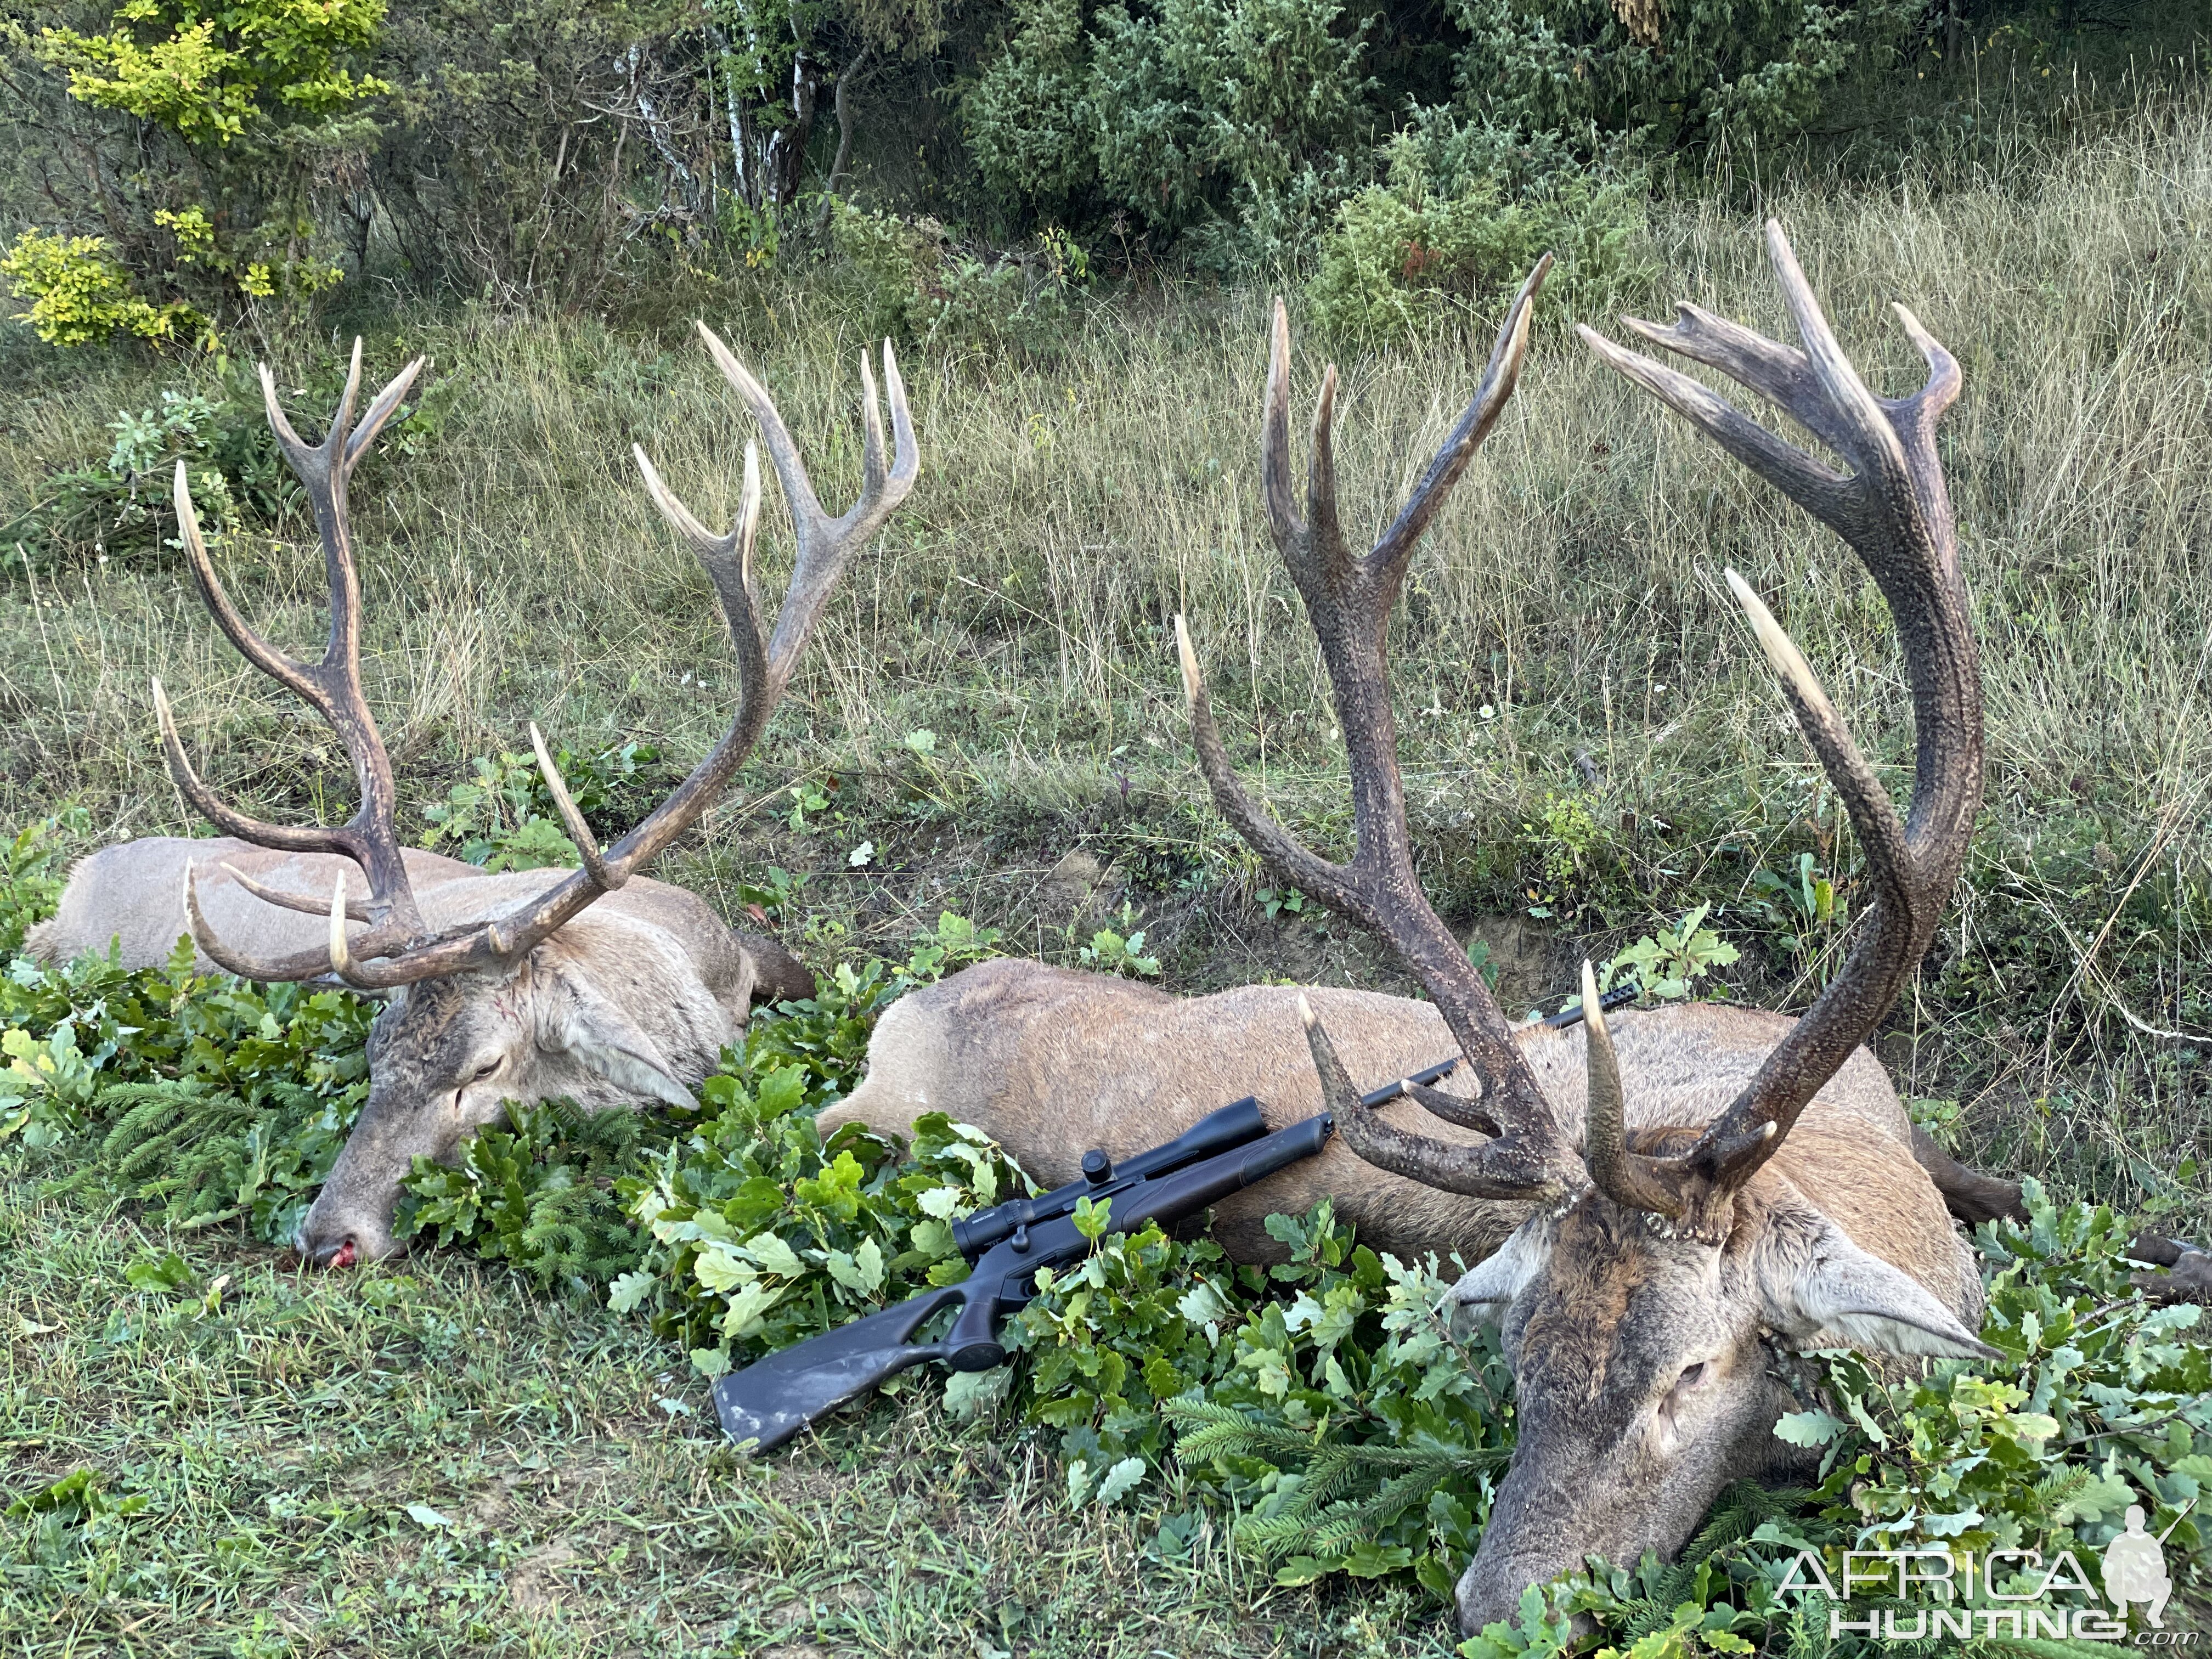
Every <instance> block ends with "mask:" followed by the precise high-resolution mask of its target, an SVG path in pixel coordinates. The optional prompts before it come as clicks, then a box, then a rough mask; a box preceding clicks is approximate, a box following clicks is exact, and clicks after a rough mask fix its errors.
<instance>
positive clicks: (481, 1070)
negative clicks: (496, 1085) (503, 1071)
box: [469, 1054, 503, 1083]
mask: <svg viewBox="0 0 2212 1659" xmlns="http://www.w3.org/2000/svg"><path fill="white" fill-rule="evenodd" d="M502 1059H503V1056H501V1055H497V1054H495V1055H494V1056H493V1057H492V1058H491V1059H489V1060H486V1061H484V1063H483V1065H481V1066H477V1068H476V1070H475V1071H473V1072H471V1073H470V1074H469V1081H470V1082H471V1083H482V1082H483V1080H484V1079H486V1078H488V1077H489V1076H490V1075H491V1074H492V1073H494V1072H496V1071H497V1070H499V1068H500V1065H501V1060H502Z"/></svg>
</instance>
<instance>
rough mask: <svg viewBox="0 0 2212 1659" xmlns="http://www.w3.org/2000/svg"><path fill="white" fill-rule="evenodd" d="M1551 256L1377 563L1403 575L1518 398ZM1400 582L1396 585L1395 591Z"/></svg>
mask: <svg viewBox="0 0 2212 1659" xmlns="http://www.w3.org/2000/svg"><path fill="white" fill-rule="evenodd" d="M1551 269H1552V256H1551V255H1550V254H1548V253H1547V254H1546V255H1545V256H1544V257H1543V258H1541V259H1539V260H1537V261H1536V266H1535V269H1534V270H1531V271H1530V272H1529V273H1528V276H1527V278H1526V279H1525V280H1524V281H1523V282H1522V284H1521V291H1520V292H1519V293H1518V294H1516V295H1514V296H1513V304H1512V306H1511V307H1510V309H1508V311H1507V312H1506V313H1505V326H1504V327H1503V328H1501V329H1499V330H1498V339H1497V341H1496V343H1494V344H1492V347H1491V348H1490V361H1489V362H1487V363H1486V364H1484V365H1483V370H1482V380H1481V382H1480V385H1478V386H1476V388H1475V393H1474V397H1473V398H1470V399H1468V405H1467V411H1466V413H1464V414H1463V415H1462V416H1460V417H1459V424H1458V425H1457V426H1455V427H1454V428H1452V430H1451V435H1450V436H1449V437H1447V438H1446V439H1445V440H1444V441H1443V445H1442V447H1439V448H1438V449H1437V453H1436V456H1435V459H1432V460H1431V461H1430V463H1429V470H1428V471H1426V472H1425V473H1424V474H1423V475H1422V477H1421V482H1420V483H1419V484H1418V485H1416V486H1415V487H1414V489H1413V495H1412V496H1411V497H1410V498H1409V499H1408V500H1407V502H1406V505H1405V506H1404V507H1402V508H1401V509H1400V511H1399V513H1398V516H1397V518H1396V520H1395V521H1394V522H1393V523H1392V524H1391V526H1390V527H1389V529H1388V530H1386V531H1384V532H1383V536H1382V539H1381V540H1379V541H1377V542H1376V544H1375V551H1374V553H1373V554H1372V555H1370V557H1371V558H1372V559H1373V561H1374V562H1375V563H1376V564H1377V565H1378V566H1388V565H1395V566H1396V567H1397V568H1398V569H1399V570H1400V572H1401V574H1402V572H1403V570H1404V568H1405V565H1406V562H1407V561H1408V560H1409V559H1411V558H1412V556H1413V544H1414V543H1416V542H1418V541H1419V540H1420V538H1421V532H1424V531H1425V530H1426V529H1427V528H1428V527H1429V520H1431V519H1433V518H1434V517H1435V516H1436V514H1437V509H1438V508H1440V507H1443V504H1444V502H1445V501H1446V500H1447V499H1449V496H1450V495H1451V492H1452V488H1453V486H1454V485H1455V484H1457V483H1459V477H1460V474H1461V473H1462V472H1464V471H1467V464H1468V462H1469V461H1471V460H1473V459H1474V452H1475V451H1476V450H1477V449H1479V448H1480V447H1482V441H1483V440H1484V439H1486V438H1487V437H1488V436H1489V435H1490V429H1491V428H1492V427H1493V426H1495V425H1496V424H1497V423H1498V416H1499V415H1501V414H1503V413H1504V409H1505V404H1506V401H1507V400H1508V399H1509V398H1511V397H1512V396H1513V392H1514V390H1515V388H1516V387H1517V386H1519V385H1520V383H1521V365H1522V362H1524V361H1526V358H1527V356H1528V323H1529V319H1531V318H1532V317H1533V316H1534V313H1535V307H1536V291H1537V290H1538V289H1541V288H1542V287H1543V285H1544V278H1545V277H1546V276H1548V275H1549V274H1550V273H1551ZM1393 589H1394V592H1395V583H1394V584H1393Z"/></svg>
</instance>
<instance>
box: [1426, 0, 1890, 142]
mask: <svg viewBox="0 0 2212 1659" xmlns="http://www.w3.org/2000/svg"><path fill="white" fill-rule="evenodd" d="M1450 9H1451V13H1452V15H1453V18H1454V21H1455V22H1457V24H1458V25H1459V27H1460V28H1461V29H1462V31H1463V32H1464V34H1465V37H1466V40H1467V45H1466V46H1465V47H1464V48H1462V52H1461V53H1460V59H1459V69H1458V78H1459V88H1460V95H1459V103H1460V106H1461V107H1462V109H1463V110H1464V111H1465V112H1467V113H1468V114H1470V115H1472V116H1474V117H1475V118H1478V119H1479V120H1481V121H1483V122H1485V123H1486V124H1490V125H1496V126H1499V127H1502V128H1506V129H1509V130H1511V131H1518V132H1522V133H1528V134H1537V133H1549V134H1554V135H1557V136H1558V137H1561V138H1564V139H1565V140H1567V141H1568V142H1570V143H1574V144H1576V145H1577V146H1579V147H1580V148H1581V149H1583V151H1584V153H1585V154H1588V155H1597V154H1601V153H1603V152H1605V151H1606V150H1607V149H1610V148H1611V147H1612V146H1613V145H1616V144H1620V143H1626V144H1628V145H1629V146H1631V147H1632V149H1635V150H1637V151H1638V152H1640V153H1642V154H1644V155H1662V156H1663V155H1674V154H1677V153H1679V152H1680V151H1681V150H1683V149H1686V148H1688V147H1690V146H1692V145H1696V144H1703V143H1711V142H1712V141H1714V140H1716V139H1717V138H1720V137H1723V136H1726V137H1729V138H1731V139H1734V140H1735V141H1737V142H1748V143H1765V142H1770V141H1771V140H1774V139H1776V138H1779V137H1784V135H1786V134H1788V133H1790V132H1793V131H1796V130H1798V129H1799V128H1801V127H1802V126H1803V125H1805V123H1806V122H1807V121H1808V120H1809V119H1810V118H1812V116H1813V115H1814V113H1815V112H1817V110H1818V109H1819V107H1820V98H1821V96H1822V94H1824V93H1825V92H1826V90H1827V89H1828V88H1830V87H1832V85H1834V83H1835V82H1836V81H1837V79H1838V76H1841V75H1842V74H1843V73H1844V70H1845V69H1846V68H1847V67H1849V66H1850V64H1852V63H1853V62H1854V61H1856V60H1858V59H1860V58H1872V59H1873V60H1874V61H1876V62H1880V61H1882V60H1883V59H1885V58H1887V57H1888V56H1889V55H1890V54H1891V53H1892V52H1893V51H1894V49H1895V48H1896V47H1897V46H1899V45H1900V44H1901V43H1902V40H1903V38H1904V31H1905V28H1906V27H1908V26H1909V24H1910V23H1911V21H1912V20H1913V19H1914V17H1915V16H1916V15H1917V12H1916V11H1915V9H1914V8H1913V7H1911V6H1910V5H1906V4H1903V3H1899V0H1873V3H1857V0H1851V3H1840V0H1838V3H1831V0H1701V3H1699V4H1697V5H1694V6H1692V7H1687V8H1674V7H1669V8H1666V9H1664V10H1663V11H1662V13H1661V15H1660V16H1659V19H1658V35H1659V38H1658V40H1657V41H1656V43H1649V44H1647V43H1644V42H1639V41H1638V40H1635V39H1634V38H1633V37H1632V33H1631V32H1630V29H1629V27H1628V25H1627V24H1626V22H1624V21H1622V19H1621V17H1620V15H1619V11H1620V8H1618V7H1616V6H1615V5H1614V4H1613V0H1453V3H1452V5H1451V8H1450Z"/></svg>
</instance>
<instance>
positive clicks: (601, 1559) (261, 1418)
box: [0, 1170, 1449, 1659]
mask: <svg viewBox="0 0 2212 1659" xmlns="http://www.w3.org/2000/svg"><path fill="white" fill-rule="evenodd" d="M33 1193H34V1186H33V1183H32V1182H28V1181H27V1180H25V1179H23V1178H21V1172H20V1170H10V1171H9V1173H8V1176H7V1177H6V1178H5V1181H4V1186H0V1278H4V1282H5V1283H6V1285H7V1287H8V1310H7V1316H8V1318H9V1323H10V1326H11V1328H10V1329H9V1331H8V1333H7V1340H8V1348H7V1358H6V1362H5V1369H4V1371H0V1433H4V1435H5V1438H6V1444H7V1449H6V1453H5V1456H4V1464H5V1474H4V1477H0V1478H4V1480H5V1482H6V1486H7V1488H8V1490H9V1492H11V1493H20V1492H33V1491H36V1490H38V1489H40V1488H41V1487H43V1486H46V1485H47V1484H48V1483H49V1482H51V1481H52V1480H56V1479H58V1478H59V1477H60V1476H62V1475H64V1474H68V1473H69V1472H70V1470H71V1469H73V1468H82V1467H87V1466H89V1467H92V1468H97V1469H99V1470H100V1471H102V1473H103V1474H104V1475H105V1478H106V1494H105V1497H104V1498H96V1499H95V1500H94V1507H95V1509H97V1508H98V1507H100V1505H101V1504H106V1505H118V1506H119V1505H127V1504H130V1503H131V1502H132V1501H133V1500H134V1499H135V1500H139V1501H141V1502H143V1504H144V1505H145V1506H146V1507H148V1508H149V1509H151V1510H153V1511H154V1512H155V1514H158V1515H160V1516H162V1521H161V1525H160V1527H159V1529H158V1531H153V1529H150V1528H148V1527H146V1526H145V1525H144V1524H143V1523H139V1524H137V1525H136V1526H133V1525H132V1523H131V1522H130V1520H129V1518H128V1516H127V1515H121V1516H106V1517H104V1518H101V1519H97V1520H94V1521H93V1522H92V1523H91V1525H90V1526H89V1527H87V1526H85V1525H84V1524H82V1522H83V1519H84V1517H83V1516H82V1515H81V1514H80V1513H79V1512H78V1511H77V1510H75V1509H64V1510H63V1511H61V1512H60V1513H59V1514H58V1516H55V1524H54V1526H53V1527H52V1535H51V1537H50V1538H49V1537H48V1536H47V1535H46V1534H41V1533H39V1532H37V1531H36V1530H35V1529H36V1528H37V1526H38V1522H39V1517H33V1518H31V1519H30V1520H21V1519H18V1520H11V1521H10V1522H8V1524H9V1527H10V1528H22V1529H23V1530H24V1531H25V1532H27V1533H28V1534H31V1536H29V1537H28V1538H27V1541H26V1545H25V1547H23V1548H22V1549H21V1551H20V1552H17V1553H14V1555H13V1559H11V1561H10V1564H9V1565H8V1566H7V1568H6V1569H5V1577H0V1632H4V1638H0V1639H4V1640H5V1642H6V1644H7V1650H8V1651H9V1652H11V1653H18V1654H39V1655H91V1654H95V1653H98V1654H122V1653H130V1654H146V1655H155V1654H159V1655H186V1654H192V1655H223V1656H242V1659H264V1656H265V1659H276V1656H282V1655H293V1654H323V1653H347V1654H382V1653H395V1652H405V1653H408V1654H415V1655H442V1654H457V1655H458V1654H470V1655H475V1654H500V1655H516V1656H521V1655H540V1654H562V1653H580V1652H590V1653H607V1654H664V1653H665V1654H679V1653H681V1654H692V1653H705V1652H715V1653H727V1652H732V1651H735V1652H739V1653H762V1654H780V1655H782V1656H784V1659H801V1656H811V1655H816V1654H826V1653H831V1652H835V1653H839V1654H882V1655H905V1654H921V1653H930V1654H947V1655H961V1656H973V1655H979V1654H986V1653H988V1652H992V1651H1005V1650H1009V1649H1012V1650H1018V1651H1020V1652H1022V1653H1024V1654H1028V1655H1036V1656H1045V1655H1054V1654H1116V1655H1121V1654H1126V1655H1131V1656H1139V1655H1152V1654H1161V1655H1172V1656H1184V1655H1190V1656H1196V1655H1201V1654H1209V1655H1210V1654H1228V1653H1234V1654H1253V1655H1270V1656H1272V1655H1282V1656H1285V1659H1288V1656H1291V1655H1300V1656H1306V1655H1322V1654H1329V1655H1343V1656H1347V1659H1348V1656H1352V1655H1364V1654H1377V1655H1380V1654H1391V1655H1396V1654H1401V1653H1402V1654H1415V1653H1442V1652H1448V1651H1449V1642H1447V1641H1446V1640H1445V1639H1444V1638H1445V1635H1446V1633H1447V1627H1446V1626H1443V1625H1441V1624H1440V1622H1439V1621H1438V1620H1437V1618H1436V1616H1435V1613H1436V1610H1435V1608H1434V1607H1421V1606H1419V1605H1417V1600H1418V1598H1419V1592H1418V1591H1413V1590H1409V1589H1393V1590H1391V1591H1389V1592H1387V1593H1385V1594H1383V1595H1379V1596H1376V1597H1373V1598H1366V1597H1362V1598H1357V1599H1354V1598H1350V1597H1346V1596H1343V1595H1336V1596H1333V1597H1317V1596H1316V1595H1315V1594H1314V1593H1313V1592H1311V1591H1310V1590H1303V1589H1301V1590H1284V1589H1275V1588H1274V1587H1273V1585H1272V1584H1271V1583H1270V1582H1269V1579H1268V1576H1267V1574H1266V1573H1265V1572H1264V1571H1256V1570H1255V1569H1254V1568H1252V1567H1251V1566H1249V1565H1247V1564H1244V1563H1242V1562H1240V1561H1239V1560H1238V1559H1237V1558H1236V1557H1235V1556H1234V1555H1232V1554H1231V1552H1230V1551H1229V1550H1228V1549H1227V1548H1226V1547H1224V1546H1223V1545H1222V1544H1221V1543H1219V1542H1218V1541H1217V1540H1216V1539H1215V1538H1214V1537H1213V1536H1212V1535H1211V1534H1206V1535H1203V1536H1201V1537H1200V1539H1199V1540H1198V1541H1197V1542H1196V1543H1195V1544H1194V1546H1193V1547H1190V1548H1189V1549H1188V1550H1187V1551H1182V1552H1176V1553H1166V1554H1163V1553H1162V1552H1161V1550H1160V1548H1159V1547H1158V1541H1157V1538H1156V1536H1155V1534H1154V1533H1153V1531H1152V1528H1148V1527H1147V1526H1146V1525H1145V1523H1144V1522H1142V1521H1140V1520H1137V1519H1133V1518H1131V1517H1128V1516H1121V1515H1118V1514H1117V1515H1108V1514H1105V1513H1103V1512H1101V1511H1097V1510H1092V1511H1090V1512H1088V1513H1087V1514H1086V1516H1085V1517H1084V1518H1083V1519H1082V1520H1080V1521H1074V1520H1072V1519H1071V1518H1070V1516H1069V1515H1068V1513H1067V1510H1066V1498H1065V1495H1064V1492H1063V1490H1062V1488H1063V1486H1064V1482H1063V1481H1062V1480H1061V1477H1060V1471H1059V1470H1058V1468H1056V1467H1054V1465H1053V1464H1052V1463H1051V1462H1050V1461H1049V1460H1048V1459H1046V1458H1044V1457H1043V1456H1042V1455H1040V1454H1039V1453H1038V1452H1037V1451H1036V1449H1035V1448H1034V1447H1030V1446H1028V1445H1025V1444H1024V1443H1023V1442H1022V1441H1021V1440H1020V1439H1019V1438H1018V1437H1010V1436H1007V1435H1006V1434H1004V1433H1003V1432H1000V1431H997V1430H995V1429H994V1428H993V1427H992V1426H990V1425H982V1426H980V1427H970V1428H968V1429H965V1430H963V1429H961V1428H959V1427H958V1426H957V1425H954V1424H952V1423H951V1421H950V1419H947V1418H945V1416H944V1414H943V1413H942V1412H941V1410H940V1409H939V1407H938V1406H937V1405H936V1404H935V1401H934V1395H935V1390H934V1389H929V1390H925V1391H922V1394H923V1397H924V1398H925V1399H926V1400H927V1403H916V1404H913V1405H912V1406H911V1408H910V1409H908V1410H905V1411H903V1412H901V1411H900V1410H899V1409H898V1408H897V1407H895V1406H890V1405H884V1406H881V1407H878V1408H877V1409H876V1410H874V1411H873V1412H872V1413H869V1414H868V1415H867V1416H866V1419H858V1420H844V1421H841V1423H840V1425H839V1429H838V1432H837V1433H836V1436H835V1437H831V1438H829V1439H828V1440H825V1441H823V1442H822V1443H818V1444H814V1445H811V1446H807V1447H804V1448H801V1449H797V1450H795V1451H794V1452H793V1453H792V1454H790V1455H784V1456H780V1457H778V1458H776V1459H775V1460H774V1461H772V1462H763V1463H762V1464H757V1465H756V1464H751V1463H749V1462H745V1461H744V1460H741V1459H739V1458H738V1457H737V1456H735V1455H733V1454H732V1453H731V1452H730V1451H729V1450H728V1449H726V1446H725V1445H724V1444H723V1443H722V1441H721V1437H720V1432H719V1431H716V1430H715V1429H714V1427H713V1426H712V1425H713V1413H712V1407H711V1406H710V1404H709V1403H708V1400H707V1398H706V1394H705V1389H704V1387H703V1384H702V1383H701V1381H700V1380H699V1379H697V1378H696V1377H691V1376H688V1375H687V1373H688V1370H689V1368H688V1367H686V1366H684V1364H683V1363H682V1358H681V1356H680V1355H678V1354H671V1352H667V1351H666V1350H665V1349H664V1348H661V1347H659V1346H657V1345H655V1344H654V1343H653V1341H652V1340H650V1339H649V1338H647V1337H644V1336H643V1335H642V1334H641V1332H640V1330H639V1328H637V1327H636V1326H635V1324H631V1325H628V1326H624V1325H621V1324H617V1323H616V1322H611V1321H610V1320H609V1319H608V1318H607V1317H606V1316H605V1315H603V1314H602V1313H600V1312H599V1311H597V1310H594V1309H592V1308H590V1307H588V1306H583V1305H580V1304H574V1303H562V1302H554V1301H546V1300H543V1299H538V1298H533V1297H531V1296H529V1295H527V1294H526V1293H525V1292H523V1291H521V1290H520V1287H519V1285H518V1284H517V1282H516V1281H514V1280H513V1279H510V1278H509V1276H508V1275H507V1273H505V1272H503V1271H501V1270H498V1269H491V1270H486V1269H484V1268H483V1267H480V1266H479V1265H477V1264H476V1263H473V1262H471V1261H467V1260H465V1259H460V1258H455V1257H451V1256H447V1257H442V1258H438V1259H435V1260H429V1261H416V1262H413V1263H410V1264H409V1266H408V1267H407V1269H406V1271H405V1272H404V1273H380V1274H374V1275H371V1274H349V1275H326V1274H310V1275H302V1274H301V1273H299V1272H298V1271H297V1270H296V1267H295V1265H294V1264H293V1263H292V1262H291V1261H289V1260H288V1259H284V1258H280V1257H277V1256H276V1255H274V1254H273V1253H270V1252H267V1251H252V1250H246V1249H239V1248H236V1247H226V1246H224V1245H222V1244H221V1243H214V1242H211V1241H205V1240H203V1241H201V1242H200V1243H198V1244H197V1245H194V1244H191V1243H184V1245H183V1249H184V1251H185V1257H186V1259H187V1261H189V1264H190V1266H191V1268H192V1270H193V1273H194V1278H193V1280H192V1283H191V1285H190V1287H189V1288H187V1289H185V1290H183V1291H177V1292H173V1293H172V1292H167V1291H150V1292H142V1291H137V1289H135V1288H134V1287H133V1286H132V1285H131V1284H130V1283H129V1282H128V1281H127V1280H126V1279H125V1272H126V1270H127V1269H128V1268H129V1267H131V1264H132V1263H134V1262H136V1261H144V1260H149V1259H152V1258H153V1257H155V1255H158V1254H159V1253H160V1252H161V1250H163V1249H167V1248H168V1247H169V1246H170V1245H171V1244H173V1243H179V1242H180V1241H175V1240H168V1239H149V1238H147V1237H144V1236H143V1234H141V1233H140V1232H139V1231H138V1230H137V1228H136V1227H134V1226H133V1225H131V1223H130V1222H129V1221H127V1220H125V1219H123V1218H119V1217H116V1216H113V1215H107V1214H101V1213H96V1212H87V1211H84V1210H81V1209H70V1208H64V1207H62V1206H57V1205H54V1204H51V1203H42V1202H40V1200H38V1199H37V1198H36V1197H35V1196H34V1195H33ZM914 1398H915V1396H909V1399H910V1400H912V1399H914ZM149 1532H150V1533H151V1534H152V1535H149Z"/></svg>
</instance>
